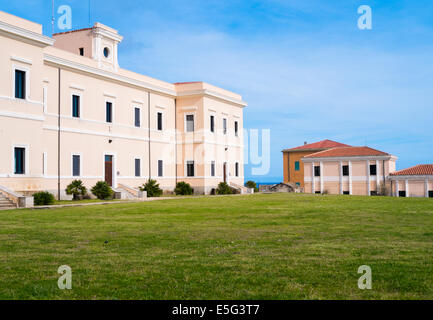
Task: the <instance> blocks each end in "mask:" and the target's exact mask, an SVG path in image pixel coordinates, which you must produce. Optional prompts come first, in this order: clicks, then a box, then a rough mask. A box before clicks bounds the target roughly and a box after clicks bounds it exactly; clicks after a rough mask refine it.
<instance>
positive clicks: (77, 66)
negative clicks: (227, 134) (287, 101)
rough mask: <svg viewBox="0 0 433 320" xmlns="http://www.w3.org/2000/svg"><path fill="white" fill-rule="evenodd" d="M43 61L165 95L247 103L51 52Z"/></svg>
mask: <svg viewBox="0 0 433 320" xmlns="http://www.w3.org/2000/svg"><path fill="white" fill-rule="evenodd" d="M44 61H45V62H46V63H48V64H53V65H56V66H61V67H64V68H68V69H73V70H78V71H81V72H85V73H90V74H93V75H97V76H100V77H103V78H108V79H111V80H114V81H119V82H123V83H127V84H129V85H133V86H137V87H140V88H143V89H146V90H149V91H154V92H158V93H162V94H165V95H168V96H171V97H188V96H197V95H201V96H208V97H212V98H216V99H220V100H223V101H226V102H229V103H232V104H235V105H238V106H240V107H246V106H247V103H246V102H244V101H242V100H238V99H234V98H231V97H229V96H226V95H223V94H220V93H218V92H215V91H212V90H208V89H204V90H195V91H187V92H179V93H178V92H176V91H174V90H169V89H166V88H163V87H159V86H155V85H153V84H150V83H147V82H144V81H140V80H137V79H133V78H130V77H126V76H122V75H119V74H117V73H113V72H110V71H107V70H102V69H99V68H96V67H91V66H88V65H85V64H81V63H78V62H74V61H70V60H67V59H63V58H59V57H57V56H54V55H51V54H44Z"/></svg>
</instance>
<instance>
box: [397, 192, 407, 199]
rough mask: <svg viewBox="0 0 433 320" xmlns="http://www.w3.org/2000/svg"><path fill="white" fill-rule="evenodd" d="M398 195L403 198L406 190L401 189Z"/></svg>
mask: <svg viewBox="0 0 433 320" xmlns="http://www.w3.org/2000/svg"><path fill="white" fill-rule="evenodd" d="M398 196H399V197H402V198H404V197H406V191H399V192H398Z"/></svg>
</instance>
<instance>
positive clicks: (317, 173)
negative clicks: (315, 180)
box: [314, 166, 320, 177]
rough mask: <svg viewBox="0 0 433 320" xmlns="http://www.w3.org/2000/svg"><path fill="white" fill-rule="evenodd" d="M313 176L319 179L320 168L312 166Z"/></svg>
mask: <svg viewBox="0 0 433 320" xmlns="http://www.w3.org/2000/svg"><path fill="white" fill-rule="evenodd" d="M314 176H315V177H320V166H314Z"/></svg>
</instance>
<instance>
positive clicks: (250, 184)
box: [245, 180, 259, 192]
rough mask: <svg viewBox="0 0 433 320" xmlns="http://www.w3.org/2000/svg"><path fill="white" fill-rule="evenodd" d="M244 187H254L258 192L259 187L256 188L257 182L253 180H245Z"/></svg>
mask: <svg viewBox="0 0 433 320" xmlns="http://www.w3.org/2000/svg"><path fill="white" fill-rule="evenodd" d="M245 187H247V188H251V189H254V192H259V188H257V184H256V183H255V182H254V181H251V180H249V181H247V182H245Z"/></svg>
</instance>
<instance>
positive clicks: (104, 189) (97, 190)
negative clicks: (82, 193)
mask: <svg viewBox="0 0 433 320" xmlns="http://www.w3.org/2000/svg"><path fill="white" fill-rule="evenodd" d="M91 191H92V193H93V194H94V195H95V196H96V197H97V198H98V199H100V200H107V199H110V198H111V197H112V196H113V190H112V189H111V187H110V186H109V185H108V183H106V182H105V181H99V182H97V183H96V184H95V185H94V186H93V188H92V190H91Z"/></svg>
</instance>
